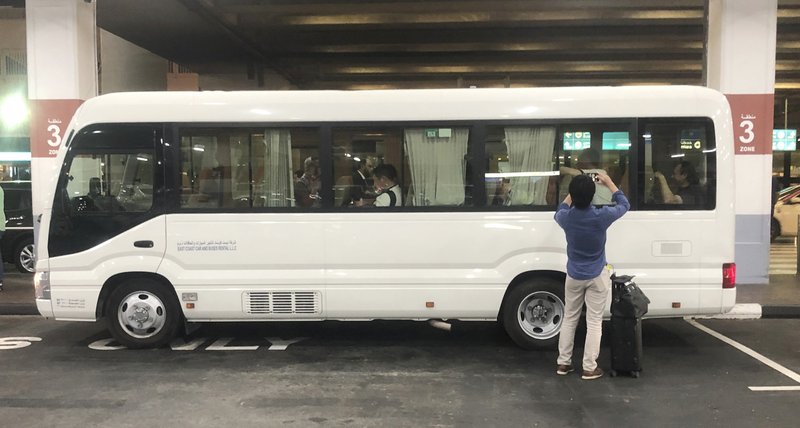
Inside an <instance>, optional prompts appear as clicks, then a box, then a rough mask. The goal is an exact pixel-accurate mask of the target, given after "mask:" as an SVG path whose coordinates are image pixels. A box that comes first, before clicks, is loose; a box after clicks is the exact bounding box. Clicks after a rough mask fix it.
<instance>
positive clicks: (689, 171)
mask: <svg viewBox="0 0 800 428" xmlns="http://www.w3.org/2000/svg"><path fill="white" fill-rule="evenodd" d="M678 165H680V166H681V174H683V175H685V176H686V181H688V182H689V184H695V185H696V184H700V177H698V176H697V171H696V170H695V169H694V165H692V164H691V163H689V162H687V161H681V162H679V163H678Z"/></svg>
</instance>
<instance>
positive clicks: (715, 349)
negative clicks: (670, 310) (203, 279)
mask: <svg viewBox="0 0 800 428" xmlns="http://www.w3.org/2000/svg"><path fill="white" fill-rule="evenodd" d="M699 323H700V324H701V325H703V326H706V327H708V328H711V329H712V330H713V331H717V332H719V333H721V334H723V335H725V336H726V337H729V338H731V339H732V340H735V341H737V342H738V343H740V344H742V345H743V346H748V347H750V348H751V349H752V350H754V351H755V352H758V353H759V355H762V356H763V357H764V358H767V359H769V360H770V361H773V362H775V363H776V364H778V365H779V366H780V367H784V368H785V369H786V370H788V371H789V372H792V373H795V374H796V373H798V372H800V358H798V356H799V355H800V343H799V341H797V340H796V339H797V337H798V336H797V333H796V332H797V331H798V329H800V320H797V319H769V320H768V319H760V320H701V321H699ZM605 333H606V334H608V331H607V330H606V332H605ZM579 335H580V333H579ZM643 336H644V352H645V354H644V355H645V359H644V371H643V372H642V376H641V377H640V378H639V379H634V378H630V377H616V378H611V377H609V376H605V377H603V378H601V379H598V380H594V381H584V380H581V378H580V375H579V374H578V373H577V372H576V373H572V374H570V375H568V376H557V375H556V374H555V358H556V351H555V350H546V351H532V352H531V351H524V350H521V349H519V348H517V347H515V346H514V345H513V344H512V343H511V341H510V340H509V339H508V338H507V337H506V336H505V334H504V333H503V332H502V331H501V330H500V329H499V328H498V327H497V325H496V324H494V323H487V322H475V323H471V322H458V323H454V324H453V330H452V331H451V332H446V331H442V330H438V329H434V328H432V327H430V326H428V325H427V324H426V323H423V322H413V321H373V322H349V323H348V322H324V323H271V324H264V323H260V324H210V325H204V326H202V327H200V328H199V329H197V330H196V331H194V332H193V333H192V334H191V335H190V336H188V337H186V338H183V339H181V340H178V341H176V342H174V343H173V344H172V348H174V350H173V349H171V348H169V347H165V348H163V349H154V350H142V351H133V350H127V349H118V348H119V347H118V346H117V345H116V343H115V342H113V340H111V339H109V337H110V336H109V335H108V333H107V332H106V331H105V329H104V325H103V324H99V323H97V324H96V323H65V322H56V321H49V320H44V319H42V318H38V317H12V316H6V317H0V348H5V349H3V350H0V360H2V371H0V420H3V421H15V423H14V425H13V426H14V427H28V426H30V427H34V426H76V427H77V426H81V427H83V426H115V427H127V426H142V425H145V426H147V425H152V426H155V425H156V424H158V425H161V424H164V423H165V422H167V423H173V424H175V423H179V424H180V425H184V426H220V425H222V424H229V423H235V424H236V425H237V426H359V427H360V426H381V427H394V426H408V427H412V426H413V427H419V426H575V427H584V426H590V427H605V426H618V425H620V424H623V426H663V427H674V426H684V427H691V426H748V427H750V426H756V427H762V426H763V427H784V426H785V427H794V426H797V425H798V421H797V416H798V415H799V413H798V411H797V404H798V402H800V401H799V400H800V390H792V389H788V390H786V389H783V390H780V389H778V390H762V391H754V390H752V389H751V387H754V386H755V387H783V388H785V387H795V388H796V387H798V386H800V382H798V381H795V380H793V379H792V378H791V377H789V376H787V374H785V373H781V372H780V371H778V370H776V369H775V368H773V367H770V366H768V365H766V364H765V363H764V362H762V361H759V360H757V359H755V358H754V357H752V356H751V355H748V354H746V353H744V352H742V351H740V350H738V349H736V348H734V347H733V346H731V345H730V344H729V343H725V342H723V341H722V340H720V339H718V338H716V337H713V336H711V335H709V334H708V333H706V332H704V331H701V330H699V329H698V328H696V327H694V326H693V325H691V324H690V323H689V322H687V321H685V320H681V319H668V320H645V321H644V324H643ZM9 338H18V339H9ZM25 338H28V339H25ZM789 338H794V340H787V339H789ZM37 339H40V340H37ZM579 340H582V339H581V338H579ZM579 343H580V342H579ZM9 344H11V345H9ZM14 344H16V345H14ZM26 344H29V346H24V345H26ZM578 353H580V350H578ZM609 364H610V356H609V349H608V345H607V344H606V343H605V341H604V343H603V346H602V350H601V356H600V366H601V367H602V368H604V369H608V368H609Z"/></svg>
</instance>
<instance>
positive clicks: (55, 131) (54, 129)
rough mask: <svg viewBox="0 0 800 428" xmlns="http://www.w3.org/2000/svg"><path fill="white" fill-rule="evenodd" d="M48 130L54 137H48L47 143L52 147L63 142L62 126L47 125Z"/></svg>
mask: <svg viewBox="0 0 800 428" xmlns="http://www.w3.org/2000/svg"><path fill="white" fill-rule="evenodd" d="M47 132H49V133H50V136H51V137H53V138H48V139H47V144H49V145H50V147H58V146H59V144H61V127H59V126H58V125H50V126H48V127H47Z"/></svg>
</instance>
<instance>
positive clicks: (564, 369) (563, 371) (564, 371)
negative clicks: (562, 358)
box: [556, 364, 573, 376]
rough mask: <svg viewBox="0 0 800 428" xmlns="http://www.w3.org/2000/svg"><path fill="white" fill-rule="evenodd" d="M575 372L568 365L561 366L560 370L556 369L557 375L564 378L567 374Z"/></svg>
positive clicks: (559, 366)
mask: <svg viewBox="0 0 800 428" xmlns="http://www.w3.org/2000/svg"><path fill="white" fill-rule="evenodd" d="M572 371H573V369H572V366H570V365H568V364H559V365H558V368H557V369H556V374H557V375H561V376H564V375H565V374H567V373H571V372H572Z"/></svg>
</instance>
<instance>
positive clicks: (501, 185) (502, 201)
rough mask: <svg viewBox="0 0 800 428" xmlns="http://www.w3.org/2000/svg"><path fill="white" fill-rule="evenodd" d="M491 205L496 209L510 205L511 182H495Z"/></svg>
mask: <svg viewBox="0 0 800 428" xmlns="http://www.w3.org/2000/svg"><path fill="white" fill-rule="evenodd" d="M492 205H493V206H496V207H498V206H506V205H511V180H509V179H507V178H503V179H501V180H500V181H498V182H497V187H495V190H494V197H492Z"/></svg>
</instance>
